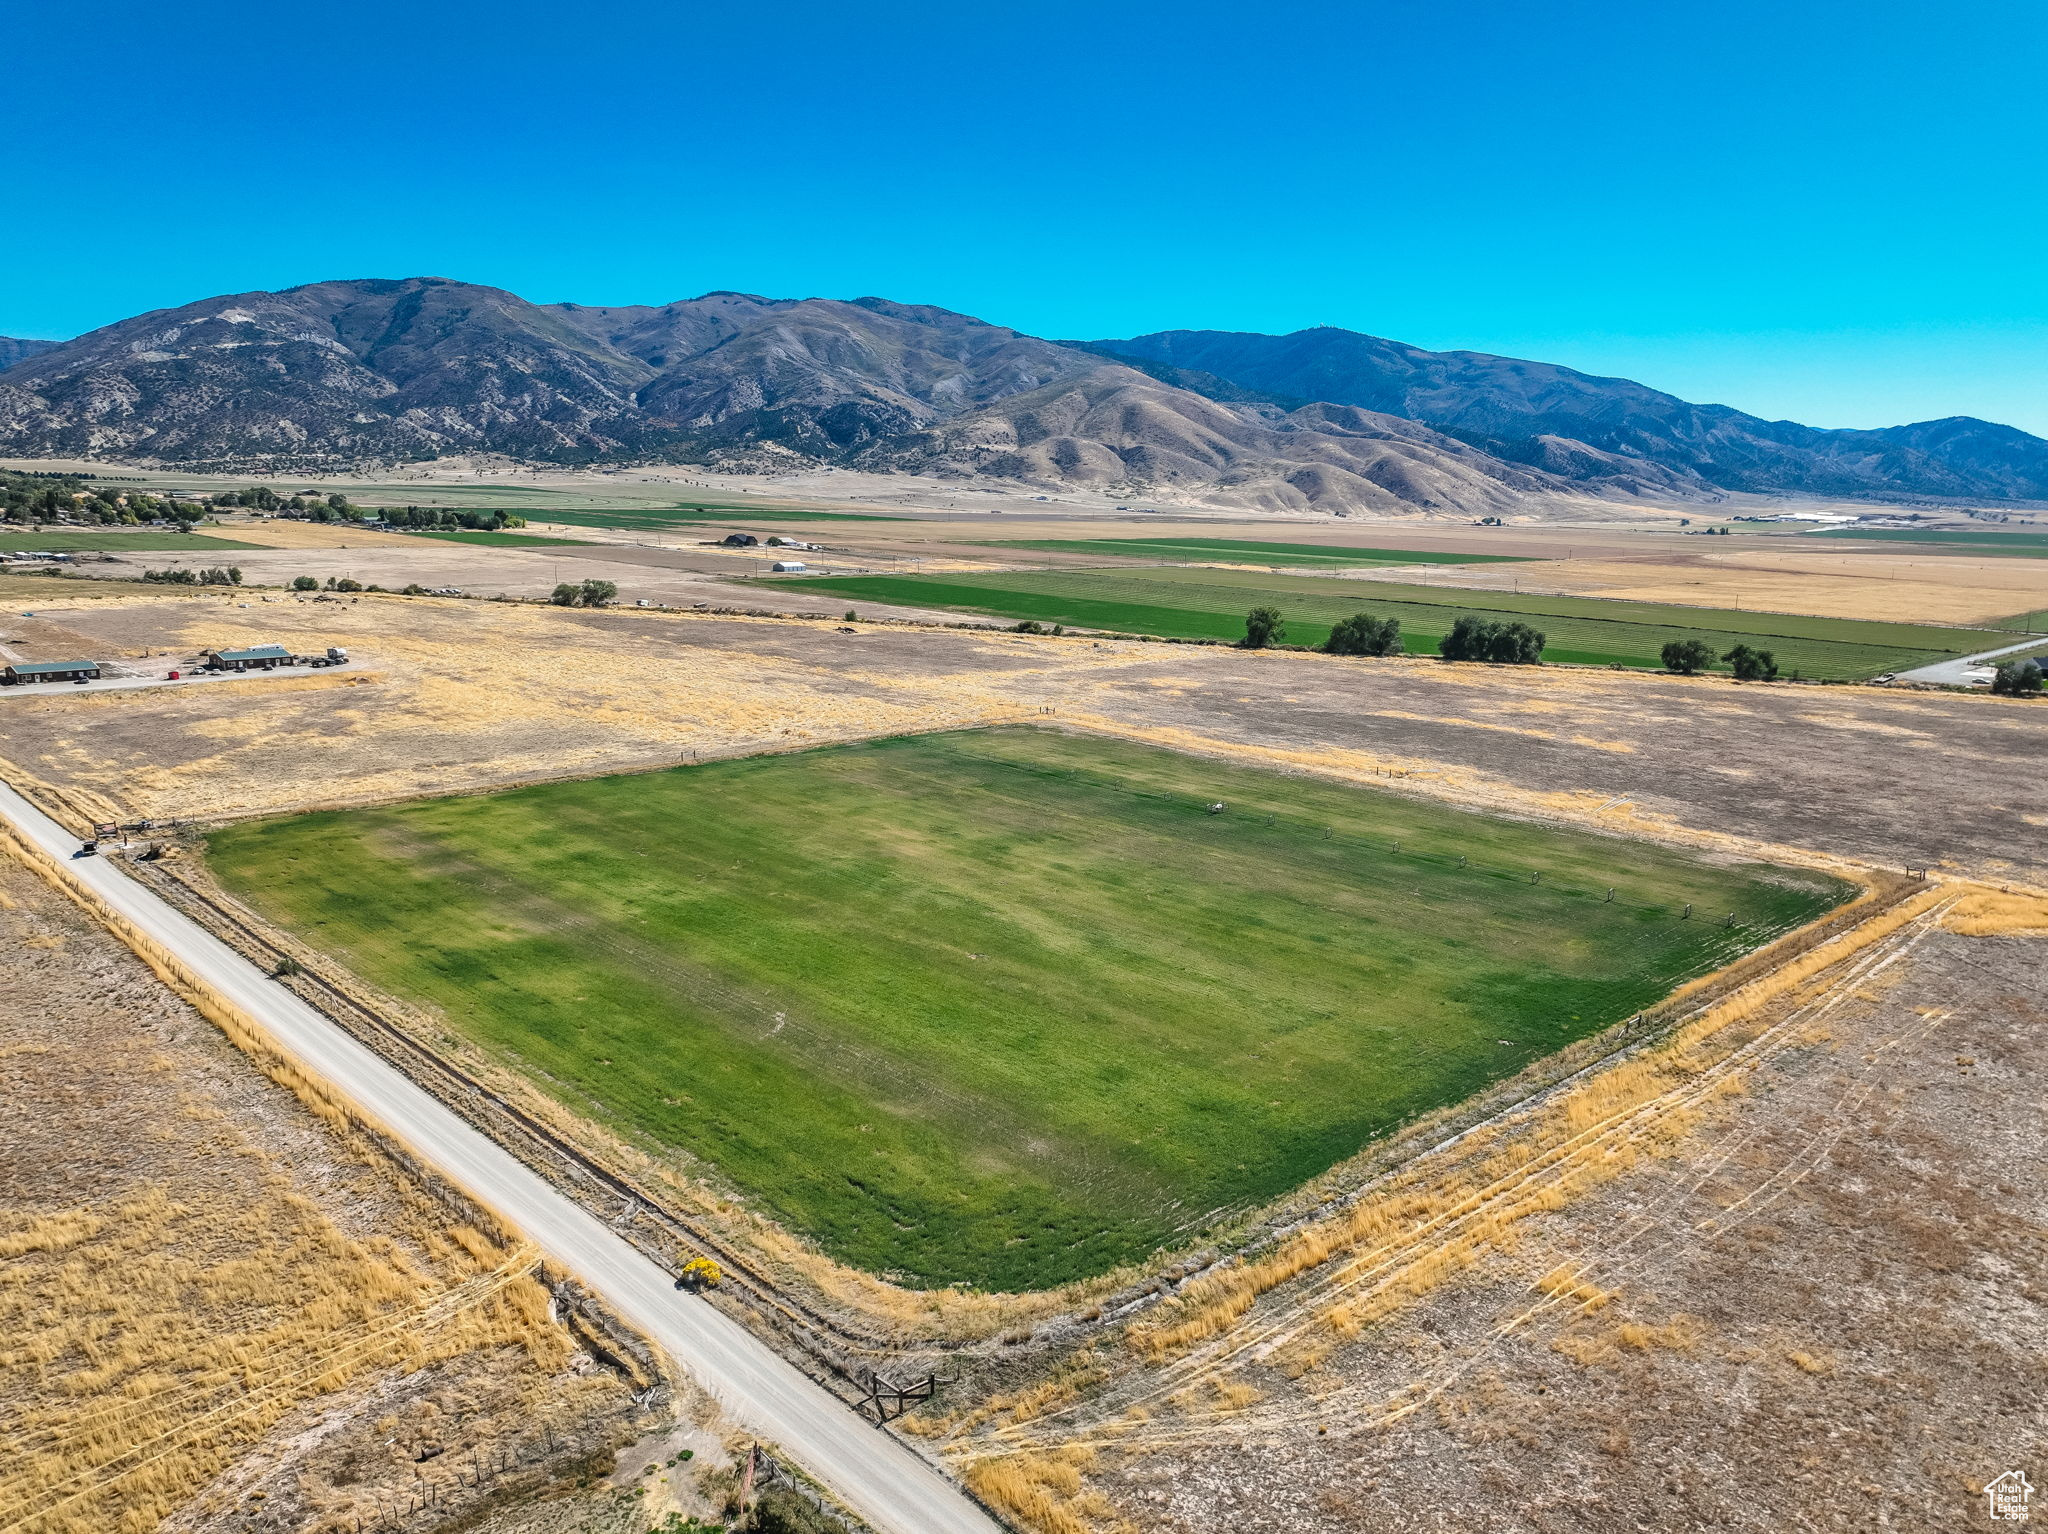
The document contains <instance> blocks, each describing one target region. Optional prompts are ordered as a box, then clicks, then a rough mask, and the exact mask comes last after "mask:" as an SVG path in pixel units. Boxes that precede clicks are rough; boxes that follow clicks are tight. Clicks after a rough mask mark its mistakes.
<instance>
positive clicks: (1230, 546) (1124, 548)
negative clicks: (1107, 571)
mask: <svg viewBox="0 0 2048 1534" xmlns="http://www.w3.org/2000/svg"><path fill="white" fill-rule="evenodd" d="M992 547H994V548H997V549H1000V550H1009V549H1034V550H1040V551H1043V552H1048V553H1055V554H1114V555H1118V556H1120V557H1122V558H1127V559H1142V560H1156V561H1168V562H1171V561H1187V562H1190V563H1201V562H1213V563H1221V564H1245V565H1329V566H1336V567H1349V566H1370V565H1438V564H1441V565H1484V564H1507V563H1519V562H1520V560H1521V559H1522V558H1524V557H1526V556H1517V555H1513V554H1478V553H1459V554H1446V553H1437V552H1434V551H1431V550H1427V549H1400V548H1392V549H1389V548H1376V547H1359V546H1355V545H1350V544H1332V543H1275V542H1272V541H1269V540H1264V539H1257V538H1205V537H1200V536H1197V535H1196V534H1194V533H1188V534H1186V535H1183V536H1181V537H1171V538H1036V539H1004V540H1002V541H1001V542H998V543H995V544H993V545H992Z"/></svg>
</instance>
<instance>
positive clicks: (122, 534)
mask: <svg viewBox="0 0 2048 1534" xmlns="http://www.w3.org/2000/svg"><path fill="white" fill-rule="evenodd" d="M260 547H262V545H261V544H255V543H244V542H242V541H240V540H238V539H234V538H223V537H221V536H219V535H218V534H215V533H167V532H158V531H154V530H145V531H138V530H135V529H126V530H124V529H122V528H118V527H113V528H108V529H107V530H106V531H105V532H99V531H96V530H93V529H85V530H82V531H81V530H77V529H71V530H64V531H56V530H49V529H45V530H44V531H41V532H19V533H16V532H5V533H0V554H21V553H26V552H29V551H36V552H41V553H50V554H77V553H83V552H88V551H90V552H95V553H107V554H125V553H127V552H129V551H131V550H132V551H134V552H135V553H138V554H140V553H153V552H157V551H160V550H163V549H183V550H184V551H185V552H186V553H188V554H210V553H213V552H215V551H216V550H224V549H254V548H260Z"/></svg>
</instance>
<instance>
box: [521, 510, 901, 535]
mask: <svg viewBox="0 0 2048 1534" xmlns="http://www.w3.org/2000/svg"><path fill="white" fill-rule="evenodd" d="M526 515H527V520H529V521H532V522H565V523H567V524H568V525H569V526H571V527H608V528H616V529H618V530H620V531H622V532H632V531H634V530H635V529H637V528H662V527H695V526H698V525H699V524H702V523H712V522H715V523H717V524H719V525H720V526H731V527H755V526H763V527H767V528H769V529H771V530H772V529H773V528H775V527H776V526H778V525H779V524H781V523H784V522H790V523H795V522H901V521H903V520H905V519H904V518H902V517H884V516H869V515H867V514H865V513H862V512H855V511H779V510H777V509H776V508H774V507H772V506H711V505H707V506H704V507H702V508H697V507H694V506H648V507H637V506H636V507H635V508H634V509H633V510H631V511H547V510H535V511H530V512H528V513H527V514H526Z"/></svg>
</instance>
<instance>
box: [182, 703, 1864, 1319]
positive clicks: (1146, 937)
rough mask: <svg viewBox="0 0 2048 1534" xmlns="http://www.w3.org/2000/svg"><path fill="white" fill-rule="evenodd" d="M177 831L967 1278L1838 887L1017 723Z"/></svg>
mask: <svg viewBox="0 0 2048 1534" xmlns="http://www.w3.org/2000/svg"><path fill="white" fill-rule="evenodd" d="M1215 803H1220V804H1222V805H1223V808H1222V810H1221V811H1220V812H1217V813H1211V812H1210V810H1209V806H1210V805H1211V804H1215ZM209 858H210V861H211V864H212V866H213V867H214V869H215V870H216V871H217V873H218V874H219V875H220V877H221V878H222V880H223V881H224V882H225V883H226V884H227V885H228V886H229V887H230V888H231V889H233V890H235V891H237V892H238V893H239V894H241V895H242V896H243V897H244V898H245V899H247V900H248V901H250V902H251V903H252V904H254V905H255V906H257V907H258V908H259V909H260V910H262V911H263V912H265V913H266V914H267V915H269V916H271V917H272V918H274V919H276V920H278V921H280V922H281V923H282V924H284V925H285V926H287V927H289V928H291V929H292V930H294V931H296V932H298V933H299V934H301V935H302V936H305V937H307V938H308V939H309V940H311V941H313V942H315V943H317V944H318V945H319V946H320V947H322V948H324V949H327V950H329V951H331V952H334V953H336V954H338V955H340V956H342V957H343V958H344V959H346V960H347V962H349V963H350V964H351V965H352V966H353V967H354V968H355V969H356V970H357V972H358V973H360V974H362V975H364V976H365V977H367V978H369V979H371V980H372V981H374V982H376V983H378V984H381V985H383V986H385V987H386V988H388V989H389V990H391V991H393V992H395V993H398V994H400V995H404V996H407V997H410V998H413V999H416V1000H419V1001H423V1002H425V1003H428V1004H430V1005H434V1006H437V1007H439V1008H441V1009H442V1010H443V1011H444V1012H445V1014H446V1015H447V1017H448V1019H449V1021H450V1022H451V1023H452V1024H453V1025H454V1026H455V1027H457V1028H459V1029H461V1030H463V1031H464V1032H466V1033H467V1034H469V1035H470V1036H471V1037H473V1038H475V1039H476V1040H478V1041H479V1042H481V1043H483V1044H484V1045H486V1046H487V1047H489V1048H491V1049H493V1050H494V1051H496V1052H497V1053H499V1054H500V1055H501V1056H502V1057H507V1058H514V1057H516V1059H517V1060H518V1061H519V1062H520V1063H521V1065H522V1066H523V1068H525V1069H526V1070H528V1071H529V1072H532V1073H533V1074H534V1075H535V1076H536V1077H537V1078H538V1079H540V1080H541V1081H543V1082H544V1083H546V1084H548V1085H549V1086H551V1088H552V1089H553V1090H555V1091H557V1092H559V1093H560V1094H561V1095H562V1096H563V1097H564V1098H565V1100H567V1101H569V1102H571V1103H572V1104H574V1105H576V1106H578V1107H581V1108H586V1109H591V1110H594V1111H595V1112H596V1113H597V1114H598V1115H599V1116H600V1117H603V1118H605V1119H608V1120H609V1121H611V1122H612V1123H614V1124H616V1125H618V1126H620V1127H622V1128H627V1129H631V1130H634V1131H637V1132H639V1133H641V1134H644V1135H648V1136H652V1137H654V1138H655V1139H657V1140H659V1141H661V1142H663V1143H666V1144H668V1145H671V1146H675V1147H680V1148H683V1149H686V1150H688V1151H691V1152H694V1153H696V1154H697V1155H699V1156H701V1157H703V1158H704V1159H705V1160H706V1161H708V1162H709V1163H711V1164H713V1165H714V1166H715V1167H717V1168H718V1170H719V1171H720V1172H721V1173H722V1174H723V1175H724V1176H725V1177H726V1178H728V1179H730V1181H731V1182H732V1183H733V1184H735V1185H737V1186H738V1187H739V1188H740V1189H741V1190H743V1191H744V1192H746V1193H747V1194H749V1195H751V1196H752V1198H753V1199H754V1200H755V1201H756V1202H757V1203H758V1205H759V1206H761V1207H763V1208H764V1209H766V1210H768V1211H770V1212H772V1213H774V1214H776V1215H777V1216H779V1217H780V1218H782V1219H783V1220H785V1221H787V1222H788V1223H789V1224H790V1225H791V1226H792V1227H794V1228H795V1229H797V1230H799V1231H801V1232H804V1233H805V1234H807V1235H809V1236H810V1237H811V1238H813V1239H814V1240H816V1241H817V1242H819V1243H820V1244H821V1245H822V1246H823V1247H824V1248H825V1249H826V1250H827V1251H829V1252H830V1253H832V1254H833V1255H834V1256H837V1257H839V1258H841V1259H843V1260H846V1261H849V1262H853V1263H856V1264H858V1265H860V1266H863V1267H866V1268H869V1269H871V1270H876V1271H882V1272H891V1273H897V1274H901V1275H904V1276H906V1277H908V1278H910V1279H912V1280H915V1281H917V1282H920V1283H926V1284H940V1283H965V1284H973V1285H981V1286H986V1287H990V1288H1035V1287H1040V1286H1044V1285H1048V1284H1052V1283H1056V1282H1059V1281H1062V1280H1067V1279H1072V1278H1076V1277H1080V1276H1084V1275H1088V1274H1094V1273H1099V1272H1103V1271H1105V1270H1108V1269H1110V1268H1113V1267H1115V1266H1116V1265H1118V1264H1120V1263H1123V1262H1126V1261H1130V1260H1133V1259H1136V1258H1138V1257H1140V1256H1142V1255H1143V1254H1145V1253H1146V1252H1148V1251H1150V1250H1153V1249H1154V1248H1156V1247H1158V1246H1159V1245H1161V1244H1162V1243H1168V1242H1172V1241H1174V1240H1175V1239H1176V1238H1179V1237H1183V1236H1192V1235H1194V1234H1196V1233H1199V1232H1202V1231H1204V1230H1206V1229H1208V1228H1210V1227H1211V1226H1213V1225H1214V1224H1216V1223H1217V1222H1218V1221H1219V1219H1221V1218H1222V1217H1223V1216H1224V1215H1225V1214H1227V1213H1229V1212H1233V1211H1237V1210H1241V1209H1243V1208H1245V1207H1246V1206H1250V1205H1256V1204H1258V1203H1261V1202H1264V1201H1266V1200H1269V1199H1271V1198H1273V1197H1275V1196H1277V1195H1279V1194H1282V1193H1284V1192H1286V1191H1287V1190H1289V1189H1291V1188H1293V1187H1295V1186H1296V1185H1298V1184H1299V1183H1301V1182H1302V1181H1304V1180H1305V1179H1307V1178H1309V1177H1311V1176H1314V1175H1315V1174H1317V1173H1319V1172H1322V1171H1323V1170H1325V1169H1327V1168H1328V1167H1330V1166H1331V1165H1332V1164H1333V1163H1335V1162H1337V1161H1339V1160H1341V1159H1343V1158H1345V1157H1347V1156H1349V1155H1351V1154H1352V1153H1354V1152H1355V1151H1356V1150H1358V1149H1359V1147H1360V1146H1361V1145H1362V1144H1364V1143H1366V1142H1368V1141H1370V1140H1371V1139H1373V1138H1374V1137H1376V1136H1378V1135H1381V1134H1383V1133H1385V1132H1386V1131H1388V1130H1390V1129H1392V1128H1393V1127H1394V1126H1396V1125H1398V1124H1399V1123H1401V1122H1402V1121H1403V1120H1404V1119H1406V1118H1409V1117H1410V1116H1412V1115H1415V1114H1419V1113H1422V1112H1426V1111H1428V1110H1430V1109H1433V1108H1436V1107H1439V1106H1441V1105H1443V1104H1446V1103H1451V1102H1455V1101H1458V1100H1460V1099H1462V1098H1464V1097H1466V1096H1467V1095H1469V1094H1470V1093H1472V1092H1473V1091H1475V1090H1476V1089H1478V1088H1479V1087H1481V1086H1483V1085H1485V1084H1486V1083H1488V1082H1489V1081H1492V1080H1495V1079H1497V1078H1499V1077H1501V1076H1504V1075H1506V1074H1509V1073H1511V1072H1513V1071H1516V1070H1519V1069H1520V1068H1522V1067H1523V1066H1525V1065H1527V1064H1529V1063H1530V1062H1531V1061H1532V1060H1534V1059H1536V1058H1538V1057H1540V1056H1543V1055H1546V1054H1548V1053H1550V1052H1552V1051H1554V1050H1556V1049H1557V1048H1559V1047H1560V1046H1562V1045H1563V1044H1565V1043H1567V1042H1569V1041H1571V1040H1573V1039H1575V1038H1579V1037H1582V1036H1584V1035H1587V1034H1590V1033H1592V1032H1594V1031H1596V1030H1598V1029H1600V1028H1602V1027H1604V1026H1606V1025H1607V1024H1609V1023H1612V1022H1615V1021H1617V1020H1619V1019H1622V1018H1625V1017H1627V1016H1628V1015H1630V1014H1631V1013H1632V1012H1634V1011H1636V1010H1638V1009H1639V1008H1641V1007H1642V1006H1644V1005H1645V1004H1647V1003H1649V1002H1651V1001H1653V1000H1655V999H1656V998H1658V997H1660V996H1662V995H1664V994H1665V993H1666V992H1668V991H1669V990H1670V989H1671V988H1672V987H1673V986H1674V985H1675V984H1677V983H1679V982H1681V981H1683V980H1684V979H1686V978H1688V977H1690V976H1693V975H1697V974H1701V973H1704V972H1706V971H1708V970H1710V969H1713V968H1715V967H1718V966H1719V965H1721V964H1723V963H1725V962H1726V961H1727V960H1729V959H1730V958H1731V957H1733V956H1734V955H1735V954H1737V953H1739V952H1741V951H1743V950H1745V949H1747V948H1749V947H1752V946H1754V945H1755V944H1756V943H1758V942H1761V941H1763V940H1764V939H1765V938H1767V937H1769V936H1771V935H1773V934H1776V933H1778V932H1781V931H1784V930H1786V929H1788V928H1790V927H1792V926H1794V925H1797V924H1799V923H1801V922H1803V921H1805V920H1807V919H1809V918H1811V917H1813V916H1814V915H1816V914H1818V913H1819V912H1821V911H1823V910H1825V909H1827V908H1828V907H1830V906H1831V905H1833V904H1834V903H1836V902H1837V901H1838V900H1840V899H1841V898H1843V895H1844V889H1843V887H1842V886H1840V885H1838V884H1837V883H1835V882H1834V881H1832V880H1829V879H1826V878H1824V877H1821V876H1817V875H1814V874H1811V873H1806V872H1800V873H1794V872H1790V871H1787V870H1783V869H1772V868H1769V867H1766V866H1762V865H1756V864H1745V865H1736V864H1732V863H1712V862H1708V861H1705V860H1702V859H1700V858H1697V857H1694V856H1691V855H1688V854H1685V853H1681V852H1677V851H1674V850H1671V849H1669V848H1666V847H1662V846H1658V845H1653V844H1650V843H1645V842H1639V841H1624V840H1619V839H1614V838H1608V837H1603V836H1598V835H1593V834H1589V833H1582V832H1576V831H1565V830H1561V829H1558V828H1555V827H1552V826H1544V825H1538V824H1533V823H1529V822H1522V821H1510V820H1502V819H1496V818H1490V817H1485V816H1480V815H1475V814H1470V813H1465V812H1461V811H1458V810H1455V809H1451V808H1448V807H1446V806H1443V805H1440V804H1432V803H1425V802H1418V801H1415V800H1411V799H1407V798H1402V797H1397V796H1394V795H1391V794H1385V793H1379V792H1375V791H1371V790H1366V789H1360V788H1352V787H1346V786H1343V785H1338V784H1333V783H1330V782H1326V781H1321V780H1312V779H1307V778H1300V777H1291V776H1281V775H1278V774H1275V773H1270V772H1266V771H1262V770H1258V769H1252V768H1245V767H1236V766H1228V765H1224V764H1220V763H1217V762H1214V761H1210V760H1206V759H1201V758H1195V757H1190V756H1186V755H1182V754H1179V753H1176V752H1170V751H1165V750H1161V749H1158V748H1155V747H1150V746H1145V745H1139V744H1135V743H1130V742H1124V741H1112V740H1103V739H1097V738H1092V737H1085V736H1073V735H1068V734H1064V733H1060V732H1055V731H1050V730H1040V729H1030V728H1007V729H996V730H986V731H967V732H955V733H948V734H940V735H927V736H918V737H910V738H899V739H893V740H882V741H875V742H870V743H866V744H859V745H848V746H837V747H830V748H825V749H819V750H814V751H810V752H806V753H803V754H799V755H792V756H782V757H765V758H763V757H756V758H751V759H746V760H737V761H729V762H719V763H712V764H706V765H703V766H693V767H684V768H678V769H674V770H670V771H665V772H658V773H653V774H647V775H635V776H626V777H612V778H602V779H595V780H590V781H583V782H571V783H558V784H549V785H543V786H537V787H530V788H524V789H518V790H513V791H510V792H505V793H499V794H494V795H488V796H478V797H468V798H455V799H441V800H433V801H426V802H416V803H412V804H408V805H401V806H396V807H391V808H379V809H366V810H355V811H346V812H337V813H326V814H312V815H303V816H296V817H290V818H284V819H275V820H269V821H259V822H248V823H243V824H240V825H235V826H230V827H228V828H226V829H224V830H221V831H217V832H215V833H214V834H213V835H212V837H211V841H210V846H209ZM1610 889H1612V891H1613V898H1612V900H1611V901H1610V900H1608V899H1607V898H1606V897H1607V892H1608V891H1609V890H1610ZM1688 905H1690V906H1691V916H1690V918H1689V919H1688V918H1687V917H1686V914H1685V913H1686V908H1687V906H1688ZM1728 923H1732V925H1731V924H1728Z"/></svg>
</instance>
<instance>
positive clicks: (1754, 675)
mask: <svg viewBox="0 0 2048 1534" xmlns="http://www.w3.org/2000/svg"><path fill="white" fill-rule="evenodd" d="M1721 659H1722V660H1724V661H1726V662H1727V663H1728V668H1729V669H1730V670H1731V671H1733V672H1734V673H1735V680H1736V681H1738V682H1775V681H1777V679H1778V658H1777V657H1776V656H1775V655H1773V654H1772V653H1771V652H1770V651H1769V650H1753V649H1751V648H1750V647H1749V646H1748V645H1746V644H1739V645H1737V646H1736V647H1735V648H1734V649H1732V650H1730V651H1729V652H1728V653H1727V654H1726V655H1724V656H1722V657H1721Z"/></svg>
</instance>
